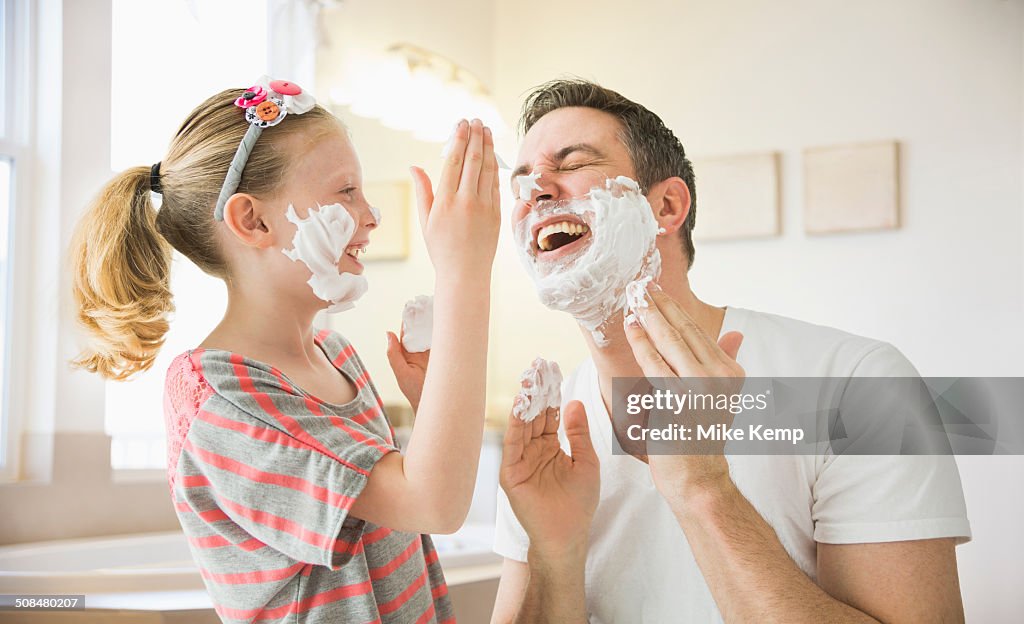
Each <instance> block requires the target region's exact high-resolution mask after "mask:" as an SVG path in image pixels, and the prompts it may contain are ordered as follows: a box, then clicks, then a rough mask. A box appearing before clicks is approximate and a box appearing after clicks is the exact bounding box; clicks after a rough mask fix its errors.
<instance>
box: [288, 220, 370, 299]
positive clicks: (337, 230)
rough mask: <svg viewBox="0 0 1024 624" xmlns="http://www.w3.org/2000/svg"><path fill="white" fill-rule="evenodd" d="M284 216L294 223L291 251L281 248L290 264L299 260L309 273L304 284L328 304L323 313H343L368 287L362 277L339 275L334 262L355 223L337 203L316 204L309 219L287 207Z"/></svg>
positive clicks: (341, 251) (336, 264)
mask: <svg viewBox="0 0 1024 624" xmlns="http://www.w3.org/2000/svg"><path fill="white" fill-rule="evenodd" d="M285 216H286V217H287V218H288V220H289V221H291V222H292V223H294V224H295V226H296V228H295V236H294V237H293V238H292V248H291V249H282V250H281V251H282V252H284V255H286V256H288V257H289V258H291V259H292V260H293V261H295V260H299V261H302V263H303V264H305V265H306V266H307V267H309V270H310V271H311V272H312V273H313V275H312V277H310V278H309V281H308V282H307V283H308V284H309V286H310V288H312V289H313V294H315V295H316V296H317V297H320V298H321V299H323V300H324V301H326V302H328V303H330V304H331V305H330V306H329V307H328V308H327V312H343V311H345V310H348V309H350V308H352V307H354V306H355V303H354V302H355V300H356V299H359V298H360V297H362V296H363V295H364V294H366V290H367V288H368V287H369V286H368V284H367V282H366V278H365V277H363V276H362V275H353V274H352V273H342V272H341V270H340V269H338V260H340V259H341V255H342V254H343V253H345V248H346V247H348V244H349V242H351V241H352V236H353V235H354V234H355V231H356V222H355V220H354V219H353V218H352V215H350V214H349V213H348V210H345V207H344V206H342V205H341V204H331V205H329V206H320V205H319V204H318V205H317V208H310V209H309V216H308V217H306V218H305V219H299V217H298V215H297V214H295V207H294V206H292V205H291V204H288V211H287V212H286V213H285Z"/></svg>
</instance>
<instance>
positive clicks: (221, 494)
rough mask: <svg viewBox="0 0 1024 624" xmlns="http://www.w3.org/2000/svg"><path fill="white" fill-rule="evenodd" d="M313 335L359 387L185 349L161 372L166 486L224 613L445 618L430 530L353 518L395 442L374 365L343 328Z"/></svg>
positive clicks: (448, 615)
mask: <svg viewBox="0 0 1024 624" xmlns="http://www.w3.org/2000/svg"><path fill="white" fill-rule="evenodd" d="M315 342H316V344H317V345H318V346H319V347H320V349H321V350H322V351H323V352H324V353H325V354H326V355H327V357H328V359H330V360H331V362H333V363H334V366H335V368H337V369H338V371H339V372H340V374H342V375H345V376H346V377H348V379H349V380H350V381H351V382H352V383H353V384H354V385H355V386H356V388H357V389H358V393H357V396H356V398H355V399H353V400H352V401H350V402H348V403H346V404H344V405H336V404H332V403H327V402H324V401H322V400H320V399H318V398H317V397H315V396H312V395H309V394H307V393H306V392H304V391H303V390H302V389H301V388H299V387H297V386H296V385H295V384H294V383H292V382H291V381H290V380H289V379H288V378H287V377H286V376H285V375H284V373H282V372H281V371H280V370H278V369H277V368H275V367H273V366H270V365H268V364H265V363H263V362H259V361H256V360H251V359H249V358H246V357H244V356H242V355H240V354H237V353H232V352H229V351H222V350H218V349H195V350H192V351H188V352H186V353H183V354H181V355H179V356H178V357H177V358H175V360H174V361H173V362H172V364H171V366H170V368H169V369H168V372H167V380H166V387H165V395H164V411H165V418H166V424H167V432H168V436H167V441H168V462H167V465H168V479H169V482H170V487H171V496H172V498H173V501H174V506H175V509H176V511H177V514H178V519H179V520H180V522H181V526H182V529H184V531H185V535H186V536H187V537H188V540H189V543H190V545H191V549H192V555H193V557H194V559H195V561H196V563H197V564H198V566H199V570H200V573H201V574H202V576H203V579H204V581H205V583H206V587H207V589H208V591H209V593H210V596H211V598H212V599H213V602H214V605H215V607H216V609H217V613H218V614H219V615H220V617H221V619H222V620H223V621H225V622H268V621H269V622H293V623H299V622H302V623H309V624H314V623H318V622H353V623H362V622H382V623H383V622H401V623H403V624H404V623H406V622H454V616H453V615H452V608H451V603H450V601H449V599H448V588H447V585H446V584H445V580H444V575H443V574H442V572H441V566H440V565H439V563H438V561H437V552H436V551H435V550H434V546H433V543H432V542H431V540H430V537H429V536H427V535H417V534H412V533H404V532H400V531H392V530H391V529H388V528H385V527H380V526H376V525H373V524H371V523H369V522H366V521H364V520H360V519H359V518H355V517H352V516H350V515H349V509H351V507H352V503H353V501H355V499H356V498H357V497H358V496H359V494H360V492H362V490H363V487H364V486H365V485H366V481H367V476H368V475H369V473H370V470H371V469H372V468H373V466H374V464H375V463H376V462H377V460H379V459H380V458H381V457H383V456H384V454H386V453H389V452H391V451H397V450H398V448H397V443H396V442H395V436H394V431H393V430H392V429H391V426H390V424H389V423H388V420H387V418H386V416H385V415H384V410H383V409H382V404H381V400H380V397H379V395H378V394H377V392H376V389H375V388H374V386H373V382H371V381H370V376H369V374H368V373H367V371H366V370H365V369H364V368H363V365H362V362H361V361H360V360H359V356H358V355H356V353H355V350H354V349H353V348H352V345H350V344H349V343H348V342H347V341H346V340H345V339H344V338H342V337H341V336H340V335H339V334H337V333H335V332H332V331H330V330H321V331H319V332H317V334H316V336H315Z"/></svg>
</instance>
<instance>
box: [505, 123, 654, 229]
mask: <svg viewBox="0 0 1024 624" xmlns="http://www.w3.org/2000/svg"><path fill="white" fill-rule="evenodd" d="M621 129H622V124H621V123H619V120H618V119H616V118H615V117H614V116H612V115H611V114H609V113H605V112H602V111H599V110H595V109H593V108H583V107H569V108H560V109H558V110H555V111H552V112H550V113H548V114H546V115H544V116H543V117H541V118H540V120H539V121H538V122H537V123H536V124H534V125H533V127H532V128H530V131H529V132H527V133H526V136H525V137H524V138H523V143H522V145H521V147H520V148H519V158H518V160H517V162H516V169H515V171H514V172H513V174H512V193H513V196H515V197H518V196H519V185H518V184H517V182H516V176H520V175H526V174H528V173H531V172H536V173H540V174H541V177H540V178H539V179H538V180H537V185H538V186H540V189H541V190H539V191H534V192H533V198H532V200H531V201H524V200H522V199H517V200H516V204H515V209H514V210H513V212H512V223H513V225H515V224H516V223H518V222H519V221H521V220H522V219H523V218H525V217H526V216H527V215H529V214H530V212H531V211H532V210H534V209H535V208H536V205H537V202H539V201H541V200H556V201H557V200H562V199H569V198H573V197H582V196H583V195H585V194H586V193H587V192H588V191H589V190H590V189H591V188H593V187H595V186H604V183H605V180H606V179H608V178H615V177H617V176H626V177H629V178H632V179H634V180H635V179H636V172H635V171H634V169H633V162H632V159H631V158H630V157H629V152H628V151H626V146H625V145H623V143H622V140H621V139H620V138H619V132H620V131H621Z"/></svg>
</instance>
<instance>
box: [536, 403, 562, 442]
mask: <svg viewBox="0 0 1024 624" xmlns="http://www.w3.org/2000/svg"><path fill="white" fill-rule="evenodd" d="M558 411H559V409H558V408H557V407H549V408H547V409H546V410H544V413H543V414H542V415H541V416H543V417H544V435H549V434H552V433H555V434H557V433H558V420H559V415H558ZM537 418H538V419H540V416H538V417H537Z"/></svg>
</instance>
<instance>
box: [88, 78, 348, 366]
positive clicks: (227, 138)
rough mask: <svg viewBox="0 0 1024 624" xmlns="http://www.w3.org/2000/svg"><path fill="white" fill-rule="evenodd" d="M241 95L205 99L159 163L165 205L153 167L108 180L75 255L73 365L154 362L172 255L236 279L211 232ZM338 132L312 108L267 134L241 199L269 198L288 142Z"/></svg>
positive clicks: (167, 305) (284, 164)
mask: <svg viewBox="0 0 1024 624" xmlns="http://www.w3.org/2000/svg"><path fill="white" fill-rule="evenodd" d="M243 93H244V90H243V89H228V90H225V91H221V92H220V93H218V94H217V95H215V96H213V97H211V98H209V99H207V100H206V101H205V102H203V103H202V104H200V105H199V106H198V107H197V108H196V109H195V110H193V111H192V113H191V114H190V115H189V116H188V118H187V119H186V120H185V122H184V123H183V124H182V125H181V127H180V128H179V129H178V132H177V134H176V135H175V137H174V139H173V140H172V141H171V145H170V148H169V150H168V153H167V156H166V157H165V158H164V159H163V160H162V161H161V163H160V186H161V187H162V192H161V194H162V198H163V201H162V203H161V205H160V209H159V210H156V209H155V208H154V206H153V203H152V201H151V199H150V190H151V189H150V168H149V167H132V168H131V169H128V170H126V171H123V172H122V173H120V174H119V175H117V176H116V177H115V178H114V179H113V180H111V181H110V182H108V183H107V184H106V186H104V187H103V190H101V191H100V193H99V195H98V196H97V197H96V198H95V199H94V200H93V202H92V204H91V205H90V206H89V207H88V209H87V210H86V212H85V214H84V215H83V217H82V219H81V221H80V222H79V223H78V226H77V228H76V230H75V233H74V236H73V238H72V242H71V249H70V254H69V257H70V259H71V262H72V267H71V275H72V279H73V291H74V298H75V303H76V308H77V320H78V323H79V325H80V326H81V327H83V328H84V329H85V330H86V334H87V336H88V338H89V345H88V347H87V348H86V349H84V350H83V351H82V353H80V354H79V355H78V357H77V358H75V359H74V360H72V362H71V363H72V365H73V366H76V367H80V368H85V369H86V370H89V371H90V372H94V373H99V374H100V375H102V376H103V377H105V378H107V379H115V380H125V379H127V378H129V377H130V376H132V375H133V374H135V373H137V372H139V371H144V370H146V369H148V368H149V367H150V366H152V365H153V361H154V360H155V359H156V355H157V352H158V351H159V350H160V347H161V346H163V343H164V335H165V334H166V333H167V329H168V315H169V314H170V313H171V312H173V311H174V303H173V302H172V299H171V290H170V277H171V271H170V269H171V252H172V249H176V250H178V251H179V252H181V253H182V254H183V255H184V256H186V257H187V258H189V259H190V260H192V262H194V263H196V265H197V266H199V268H200V269H202V270H203V271H204V272H206V273H208V274H209V275H213V276H215V277H219V278H221V279H223V280H225V281H228V280H229V279H230V275H229V267H228V266H227V263H226V262H225V260H224V256H223V254H222V251H221V249H220V246H219V245H218V244H217V239H216V237H215V236H214V223H215V221H214V219H213V209H214V205H215V204H216V202H217V195H218V194H219V193H220V188H221V185H222V183H223V182H224V177H225V176H226V174H227V171H228V166H229V165H230V164H231V159H232V158H233V157H234V155H235V150H237V149H238V145H239V143H240V142H241V141H242V137H243V136H244V135H245V132H246V130H247V129H248V127H249V124H248V123H246V121H245V116H244V111H243V110H242V109H241V108H239V107H237V106H235V103H234V102H235V99H236V98H238V97H240V96H241V95H242V94H243ZM332 123H333V124H335V127H337V128H342V127H343V126H341V124H340V122H339V121H338V120H337V118H335V117H334V116H333V115H331V114H330V113H329V112H327V111H326V110H324V109H323V108H321V107H320V106H315V107H314V108H313V109H311V110H310V111H308V112H306V113H304V114H301V115H289V116H288V117H287V118H286V119H284V120H282V121H281V123H280V124H278V125H277V126H274V127H271V128H267V129H265V130H264V131H263V135H262V136H261V137H260V139H259V140H258V141H257V142H256V146H255V148H254V149H253V150H252V153H251V154H250V155H249V160H248V161H247V162H246V165H245V170H244V172H243V174H242V179H241V182H240V184H239V185H238V190H237V191H236V192H238V193H248V194H251V195H254V196H256V197H264V198H267V197H273V196H274V192H275V190H276V189H278V188H279V187H280V186H281V184H282V183H283V181H284V179H285V177H286V175H287V174H288V170H289V164H290V162H292V161H293V160H294V156H295V155H294V154H291V153H289V151H290V150H288V149H285V146H284V141H285V140H286V138H287V137H288V136H291V135H295V134H298V133H308V132H314V133H316V134H317V135H319V134H322V133H324V132H326V131H328V130H329V127H330V124H332Z"/></svg>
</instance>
